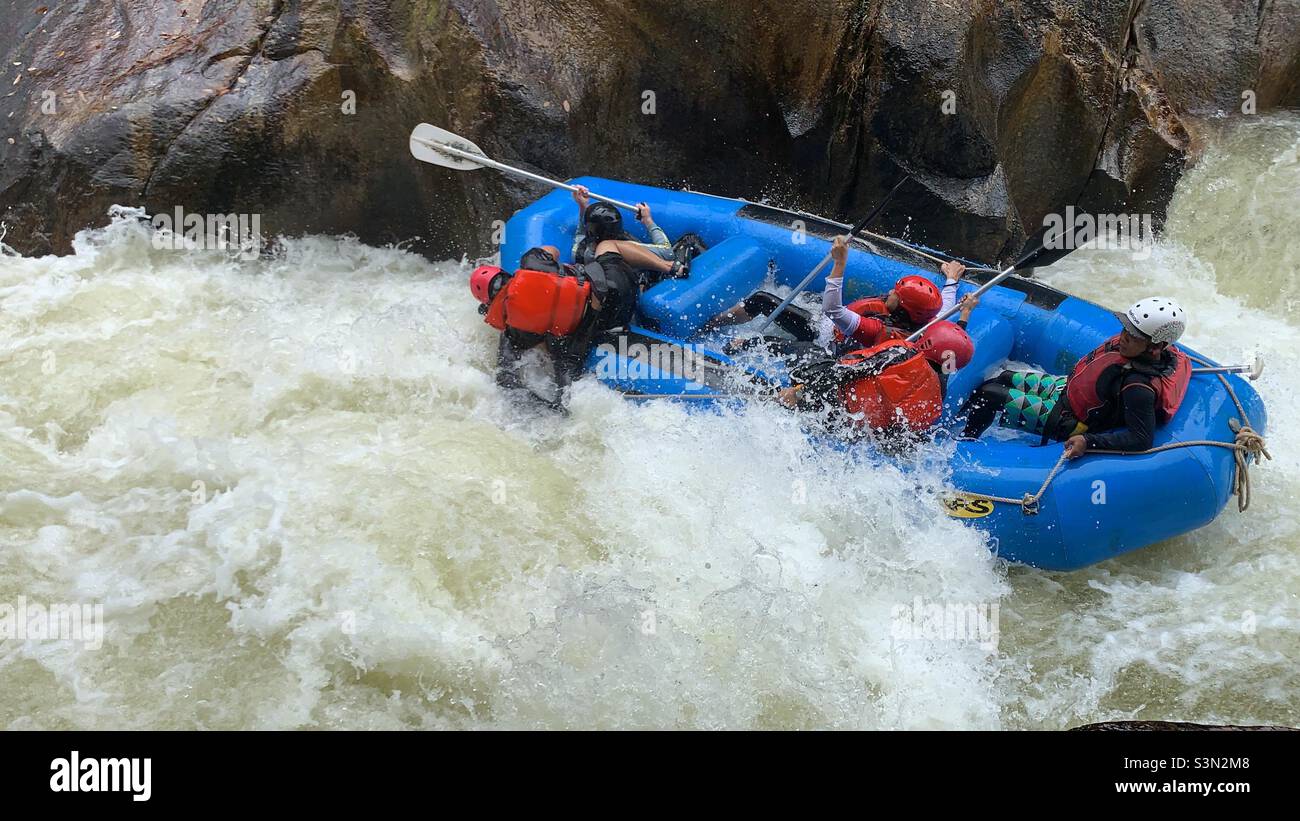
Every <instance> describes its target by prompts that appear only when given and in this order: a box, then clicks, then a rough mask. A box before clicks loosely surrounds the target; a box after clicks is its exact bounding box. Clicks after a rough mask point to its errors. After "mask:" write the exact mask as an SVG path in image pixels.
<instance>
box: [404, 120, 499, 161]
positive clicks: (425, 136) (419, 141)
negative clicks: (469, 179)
mask: <svg viewBox="0 0 1300 821" xmlns="http://www.w3.org/2000/svg"><path fill="white" fill-rule="evenodd" d="M444 147H446V148H452V149H457V150H460V151H465V152H467V153H470V154H478V155H479V156H482V157H486V156H487V155H486V154H484V153H483V149H481V148H479V147H478V146H477V145H474V143H472V142H470V141H469V140H467V139H465V138H464V137H461V136H459V135H457V134H453V133H451V132H450V131H447V130H446V129H443V128H438V127H437V126H436V125H429V124H428V123H420V124H419V125H417V126H416V127H415V130H414V131H412V132H411V155H412V156H414V157H415V158H416V159H417V160H419V161H420V162H427V163H432V164H433V165H441V166H442V167H443V168H451V169H453V170H455V171H473V170H474V169H476V168H482V167H483V166H482V165H480V164H479V163H476V162H474V161H473V160H471V159H467V158H465V157H461V156H457V155H456V154H452V153H449V152H446V151H439V150H438V149H440V148H444Z"/></svg>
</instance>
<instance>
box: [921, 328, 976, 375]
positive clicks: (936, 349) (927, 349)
mask: <svg viewBox="0 0 1300 821" xmlns="http://www.w3.org/2000/svg"><path fill="white" fill-rule="evenodd" d="M916 347H917V350H919V351H920V352H921V355H922V356H924V357H925V358H926V359H928V360H930V361H931V362H933V363H934V364H936V365H938V366H939V367H940V368H951V369H955V370H961V369H962V368H964V367H966V365H968V364H969V363H970V360H971V357H973V356H974V355H975V341H974V340H972V339H971V338H970V334H968V333H966V331H964V330H962V327H961V326H960V325H956V324H954V323H952V322H949V321H947V320H944V321H943V322H936V323H934V324H933V325H931V326H930V327H929V328H927V329H926V331H925V333H923V334H921V338H920V339H918V340H916Z"/></svg>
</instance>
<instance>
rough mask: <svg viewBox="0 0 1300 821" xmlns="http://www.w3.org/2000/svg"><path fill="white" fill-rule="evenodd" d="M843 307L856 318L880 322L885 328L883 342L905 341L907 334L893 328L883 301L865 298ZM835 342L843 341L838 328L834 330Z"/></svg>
mask: <svg viewBox="0 0 1300 821" xmlns="http://www.w3.org/2000/svg"><path fill="white" fill-rule="evenodd" d="M844 307H845V308H848V309H849V310H850V311H852V312H853V313H855V314H857V315H858V316H862V317H870V318H872V319H878V320H880V321H881V322H882V323H883V324H884V326H885V336H884V340H890V339H907V334H905V333H903V332H902V331H900V330H899V329H898V328H896V327H894V324H893V323H894V318H893V317H892V316H890V314H889V309H888V308H887V307H885V300H883V299H880V298H878V297H866V298H864V299H855V300H853V301H852V302H850V303H849V304H848V305H845V306H844ZM884 340H882V341H884ZM835 341H836V342H843V341H844V334H842V333H840V330H839V328H836V329H835Z"/></svg>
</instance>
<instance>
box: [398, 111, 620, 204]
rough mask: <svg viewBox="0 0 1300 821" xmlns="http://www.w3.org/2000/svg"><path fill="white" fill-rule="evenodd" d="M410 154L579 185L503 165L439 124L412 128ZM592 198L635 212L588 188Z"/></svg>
mask: <svg viewBox="0 0 1300 821" xmlns="http://www.w3.org/2000/svg"><path fill="white" fill-rule="evenodd" d="M411 155H412V156H413V157H415V158H416V159H417V160H419V161H420V162H427V163H430V164H432V165H440V166H442V167H443V168H450V169H452V170H453V171H474V170H476V169H479V168H495V169H496V170H498V171H504V172H505V173H507V174H514V175H515V176H518V177H523V178H525V179H529V180H532V181H533V182H540V183H544V184H546V185H549V186H551V187H552V188H563V189H564V190H565V191H577V190H578V186H576V185H569V184H568V183H563V182H560V181H559V180H553V179H550V178H549V177H543V176H542V175H541V174H534V173H533V172H531V171H525V170H523V169H522V168H515V167H514V166H513V165H506V164H505V163H503V162H497V161H496V160H494V159H492V158H491V157H489V156H487V155H486V154H484V153H483V149H481V148H479V147H478V146H477V145H474V143H472V142H470V141H469V140H467V139H465V138H464V137H461V136H459V135H457V134H453V133H451V132H450V131H447V130H446V129H442V128H438V127H437V126H436V125H429V124H428V123H420V124H419V125H417V126H416V127H415V130H414V131H412V132H411ZM588 194H589V195H590V196H591V198H592V199H593V200H600V201H601V202H607V203H609V204H610V205H614V206H617V207H619V208H623V209H625V210H628V211H631V212H632V213H634V214H635V213H637V207H636V206H635V205H628V204H627V203H625V202H620V201H619V200H616V199H612V198H610V197H602V196H600V195H599V194H596V193H593V192H588Z"/></svg>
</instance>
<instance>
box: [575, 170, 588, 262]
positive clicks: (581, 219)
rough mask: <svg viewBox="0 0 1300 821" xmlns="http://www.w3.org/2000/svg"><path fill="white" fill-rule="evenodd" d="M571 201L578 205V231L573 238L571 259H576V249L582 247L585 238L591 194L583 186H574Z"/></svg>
mask: <svg viewBox="0 0 1300 821" xmlns="http://www.w3.org/2000/svg"><path fill="white" fill-rule="evenodd" d="M573 201H574V202H576V203H577V204H578V230H577V233H575V234H574V236H573V258H574V259H577V258H578V248H580V247H581V246H582V241H583V240H584V239H586V238H587V225H586V219H587V206H588V205H590V204H591V192H590V191H588V190H587V186H585V185H577V186H574V189H573Z"/></svg>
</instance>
